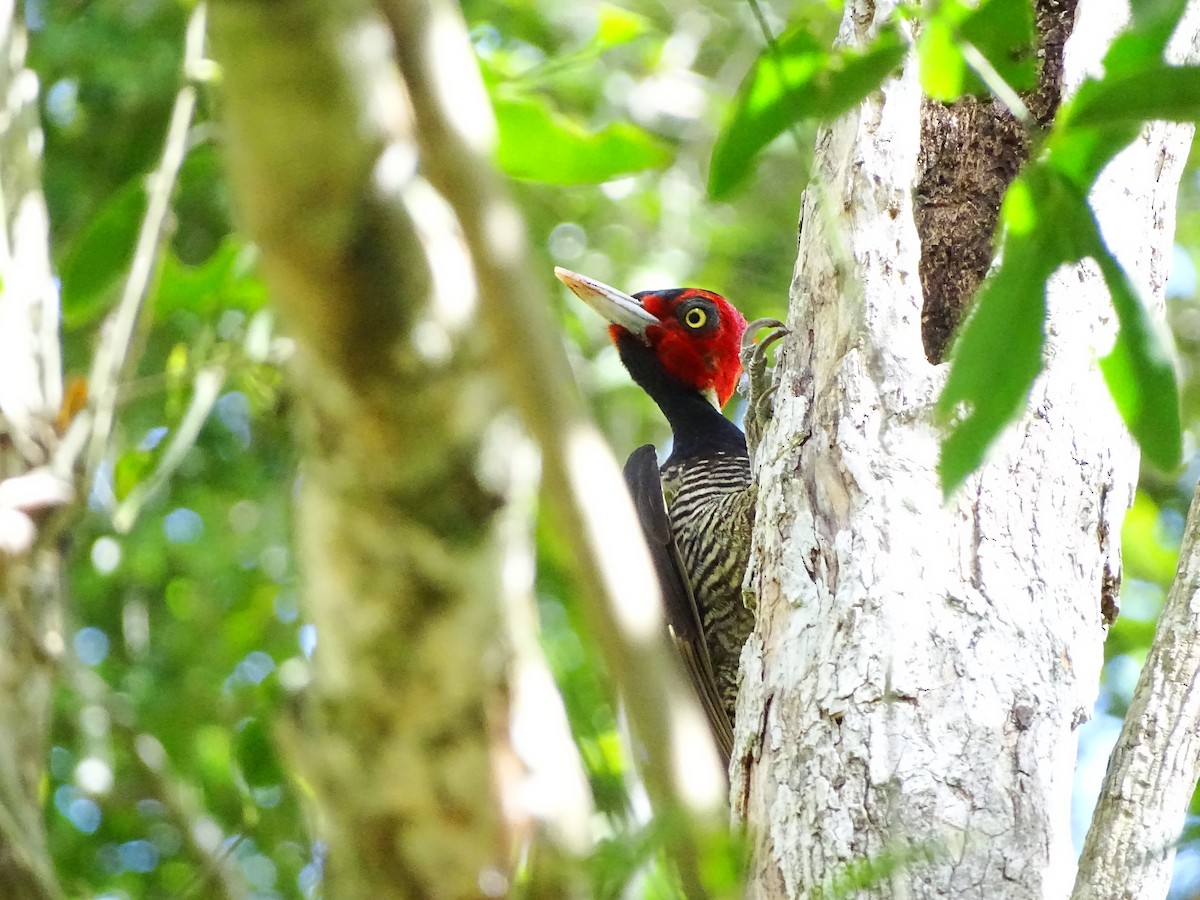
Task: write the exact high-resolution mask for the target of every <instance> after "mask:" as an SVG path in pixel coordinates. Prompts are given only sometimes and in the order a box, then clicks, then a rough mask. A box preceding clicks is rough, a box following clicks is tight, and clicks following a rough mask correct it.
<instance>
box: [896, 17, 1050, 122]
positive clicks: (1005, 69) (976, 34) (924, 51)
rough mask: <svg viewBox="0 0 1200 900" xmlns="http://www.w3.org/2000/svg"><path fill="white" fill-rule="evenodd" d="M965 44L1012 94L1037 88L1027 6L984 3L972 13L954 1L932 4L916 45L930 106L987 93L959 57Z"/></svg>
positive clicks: (985, 88)
mask: <svg viewBox="0 0 1200 900" xmlns="http://www.w3.org/2000/svg"><path fill="white" fill-rule="evenodd" d="M965 44H969V45H971V46H972V47H974V48H975V50H976V51H978V52H979V54H980V55H982V56H983V57H984V59H986V60H987V62H988V64H989V65H990V66H991V68H992V69H993V70H995V72H996V74H997V75H999V76H1000V77H1001V78H1002V79H1004V81H1005V82H1006V83H1007V84H1008V85H1009V87H1011V88H1013V89H1014V90H1018V91H1021V90H1029V89H1031V88H1032V87H1033V86H1034V84H1035V83H1036V75H1037V72H1036V67H1035V59H1034V55H1033V13H1032V10H1031V9H1030V6H1029V0H988V2H985V3H983V4H981V5H980V6H979V7H978V8H977V9H972V8H971V7H969V6H967V5H966V4H964V3H961V2H959V0H942V2H941V3H939V4H937V6H936V7H935V9H934V11H933V12H932V14H931V15H930V16H929V18H928V19H927V20H926V21H925V23H924V25H923V27H922V29H921V32H920V36H919V38H918V40H917V57H918V60H919V62H920V77H921V89H922V90H923V91H925V93H926V94H928V95H929V96H930V97H932V98H934V99H935V100H941V101H943V102H952V101H954V100H957V99H958V98H959V97H960V96H962V95H963V94H964V93H969V94H986V93H987V90H988V88H987V85H986V84H985V82H984V80H983V79H982V78H981V77H980V76H979V74H977V73H976V72H974V71H973V69H972V67H971V65H970V64H969V63H968V61H967V58H966V57H965V56H964V53H963V47H964V45H965Z"/></svg>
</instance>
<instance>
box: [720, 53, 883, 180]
mask: <svg viewBox="0 0 1200 900" xmlns="http://www.w3.org/2000/svg"><path fill="white" fill-rule="evenodd" d="M906 50H907V48H906V46H905V44H904V42H903V41H902V40H901V39H900V37H899V35H898V34H897V32H896V31H895V30H894V29H885V30H883V31H881V32H880V34H879V36H878V37H876V38H875V40H874V41H873V42H872V44H871V45H870V46H869V47H868V48H867V49H865V50H853V49H845V48H838V49H833V50H830V49H828V48H827V47H825V46H824V45H823V44H822V43H820V42H818V41H817V40H816V39H815V38H814V37H812V35H810V34H809V33H808V32H805V31H794V32H792V33H790V34H787V35H784V36H783V37H782V38H780V40H779V42H778V45H777V47H776V48H768V49H766V50H764V51H763V52H762V54H760V55H759V58H758V59H757V60H756V61H755V63H754V65H753V67H752V68H751V70H750V73H749V74H748V75H747V76H746V80H745V81H744V82H743V83H742V86H741V88H740V90H739V93H738V99H737V101H736V102H735V104H734V109H733V112H732V114H731V116H730V118H729V120H728V121H727V122H726V123H725V125H724V127H723V128H722V129H721V133H720V135H719V136H718V137H717V143H716V146H715V147H714V148H713V155H712V162H711V163H710V165H709V170H708V193H709V196H710V197H713V198H714V199H721V198H724V197H728V196H729V195H730V194H731V193H732V192H733V190H734V189H735V188H736V187H737V186H738V185H739V184H741V182H742V181H743V180H744V179H745V178H746V176H747V175H748V174H749V172H750V170H751V168H752V164H753V160H754V157H755V155H756V154H757V153H758V152H759V151H760V150H762V149H763V148H764V147H765V146H766V145H767V144H769V143H770V142H771V141H772V140H774V139H775V138H776V137H778V136H779V135H780V134H782V133H783V132H784V131H786V130H787V129H788V128H789V127H790V126H791V125H793V124H794V123H796V122H800V121H802V120H805V119H830V118H833V117H835V116H837V115H840V114H841V113H843V112H845V111H846V110H848V109H850V108H852V107H853V106H855V105H856V104H858V103H859V102H861V101H862V100H863V98H864V97H866V96H867V95H869V94H870V93H871V92H872V91H874V90H876V89H877V88H878V87H879V86H880V85H881V84H882V83H883V80H884V79H885V78H887V77H888V76H889V75H891V74H892V73H893V72H894V71H895V70H896V68H897V67H898V66H899V65H900V63H901V62H902V61H903V59H904V54H905V52H906Z"/></svg>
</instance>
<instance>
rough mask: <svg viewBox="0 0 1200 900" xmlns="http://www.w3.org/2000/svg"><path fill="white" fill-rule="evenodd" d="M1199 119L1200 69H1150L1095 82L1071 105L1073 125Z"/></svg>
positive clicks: (1161, 66) (1185, 67)
mask: <svg viewBox="0 0 1200 900" xmlns="http://www.w3.org/2000/svg"><path fill="white" fill-rule="evenodd" d="M1148 119H1168V120H1170V121H1173V122H1191V121H1196V120H1198V119H1200V67H1198V66H1164V65H1160V64H1155V65H1153V66H1150V67H1147V68H1143V69H1140V70H1138V71H1135V72H1130V73H1129V74H1127V75H1123V76H1120V77H1117V78H1104V79H1103V80H1101V81H1099V82H1094V83H1093V86H1092V87H1091V88H1090V89H1089V90H1088V91H1087V92H1086V93H1083V94H1082V95H1081V97H1080V99H1079V100H1078V101H1077V102H1076V103H1073V104H1071V108H1070V121H1071V124H1072V125H1108V124H1114V123H1117V124H1120V123H1128V122H1133V123H1138V124H1140V123H1141V122H1143V121H1146V120H1148Z"/></svg>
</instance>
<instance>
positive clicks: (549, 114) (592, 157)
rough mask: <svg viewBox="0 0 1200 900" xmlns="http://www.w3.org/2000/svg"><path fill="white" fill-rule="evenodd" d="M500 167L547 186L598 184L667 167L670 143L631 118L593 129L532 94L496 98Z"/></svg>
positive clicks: (670, 154)
mask: <svg viewBox="0 0 1200 900" xmlns="http://www.w3.org/2000/svg"><path fill="white" fill-rule="evenodd" d="M492 105H493V107H494V109H495V112H496V122H497V124H498V126H499V130H500V145H499V149H498V159H497V161H498V162H499V164H500V167H501V168H502V169H503V170H504V171H505V172H506V173H507V174H509V175H511V176H512V177H513V178H523V179H527V180H529V181H540V182H543V183H546V184H595V183H599V182H602V181H608V180H610V179H612V178H616V177H617V176H618V175H627V174H629V173H631V172H640V171H642V170H644V169H657V168H662V167H663V166H665V165H667V164H668V163H669V162H670V161H671V157H672V150H671V148H670V146H669V145H667V144H665V143H664V142H663V141H661V140H659V139H658V138H655V137H654V136H653V135H651V134H650V133H649V132H646V131H643V130H642V129H640V128H637V127H635V126H633V125H630V124H628V123H625V122H615V123H613V124H612V125H608V126H607V127H605V128H602V129H601V130H599V131H588V130H587V129H586V128H584V127H583V126H582V125H580V124H579V123H578V122H576V121H574V120H573V119H570V118H568V117H566V116H564V115H562V114H561V113H558V112H555V111H554V110H552V109H551V108H550V105H549V103H547V102H546V101H545V100H543V99H541V98H538V97H534V96H531V95H522V96H520V97H512V96H504V95H503V94H500V95H498V96H494V97H493V99H492Z"/></svg>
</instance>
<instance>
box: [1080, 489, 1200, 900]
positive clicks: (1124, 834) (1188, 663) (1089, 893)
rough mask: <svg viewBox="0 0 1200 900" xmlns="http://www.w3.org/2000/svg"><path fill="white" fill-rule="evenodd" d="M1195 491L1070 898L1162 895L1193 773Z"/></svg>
mask: <svg viewBox="0 0 1200 900" xmlns="http://www.w3.org/2000/svg"><path fill="white" fill-rule="evenodd" d="M1197 634H1200V491H1197V493H1196V495H1195V496H1194V497H1193V498H1192V507H1191V510H1190V511H1189V512H1188V518H1187V526H1186V527H1185V529H1184V534H1183V547H1182V548H1181V550H1180V555H1179V568H1178V570H1177V571H1176V574H1175V581H1174V583H1173V584H1172V585H1171V590H1170V593H1169V594H1168V596H1167V602H1166V605H1165V606H1164V607H1163V610H1162V613H1161V614H1160V615H1159V618H1158V628H1157V630H1156V631H1155V635H1154V644H1153V645H1152V646H1151V648H1150V655H1149V657H1148V658H1147V659H1146V664H1145V665H1144V666H1143V667H1142V674H1141V676H1140V677H1139V678H1138V683H1137V688H1136V689H1135V690H1134V692H1133V700H1132V702H1131V703H1130V704H1129V711H1128V713H1127V714H1126V716H1125V723H1124V725H1123V727H1122V728H1121V734H1120V737H1118V738H1117V744H1116V746H1115V747H1114V748H1113V751H1112V755H1111V756H1110V757H1109V763H1108V772H1107V773H1106V774H1105V776H1104V784H1103V786H1102V787H1101V789H1100V798H1099V800H1098V801H1097V803H1096V810H1095V812H1094V813H1093V814H1092V824H1091V827H1090V828H1089V829H1088V835H1087V840H1086V841H1085V842H1084V845H1083V853H1082V854H1081V855H1080V859H1079V871H1078V873H1077V874H1076V878H1075V890H1074V892H1073V893H1072V898H1073V900H1091V898H1101V897H1118V896H1120V897H1163V896H1166V892H1167V888H1168V886H1169V885H1170V883H1171V864H1172V862H1173V860H1174V858H1175V845H1176V842H1177V839H1178V837H1179V832H1180V830H1181V829H1182V828H1183V819H1184V815H1185V813H1186V812H1187V808H1188V803H1189V801H1190V800H1191V797H1192V793H1193V791H1194V790H1195V787H1196V780H1197V775H1198V774H1200V641H1197V640H1196V635H1197Z"/></svg>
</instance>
